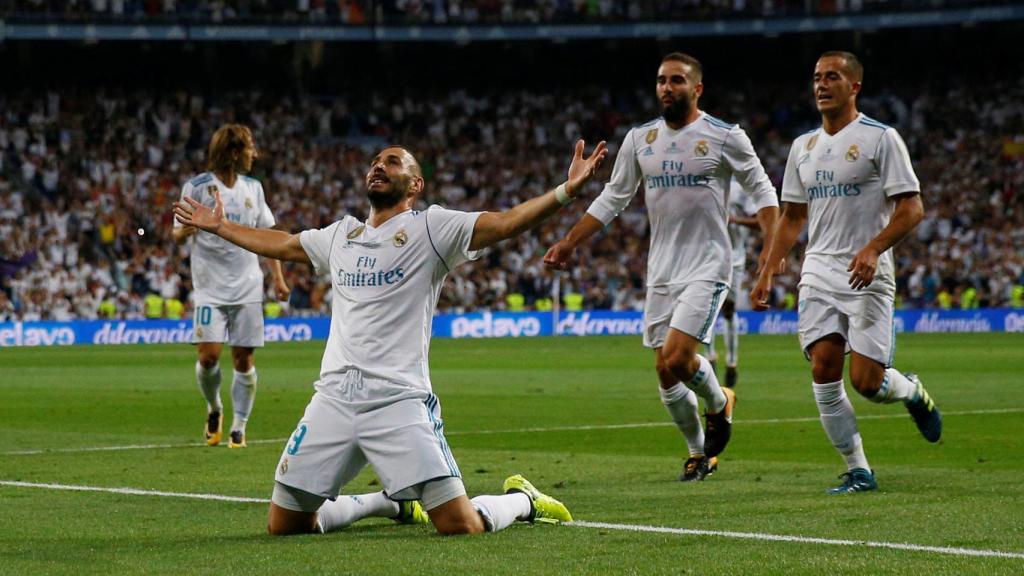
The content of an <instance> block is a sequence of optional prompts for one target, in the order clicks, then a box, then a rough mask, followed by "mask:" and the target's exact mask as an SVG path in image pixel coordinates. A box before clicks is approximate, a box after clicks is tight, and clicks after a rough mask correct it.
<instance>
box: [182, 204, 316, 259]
mask: <svg viewBox="0 0 1024 576" xmlns="http://www.w3.org/2000/svg"><path fill="white" fill-rule="evenodd" d="M214 198H215V199H216V205H215V206H214V207H213V209H212V210H211V209H210V208H208V207H206V206H203V205H202V204H201V203H199V202H197V201H196V200H194V199H192V198H188V197H186V198H183V199H182V200H181V201H179V202H176V203H175V204H174V217H175V218H177V220H178V222H181V223H182V224H184V225H186V226H194V227H196V228H198V229H199V230H204V231H206V232H210V233H211V234H216V235H217V236H220V237H221V238H223V239H225V240H227V241H228V242H231V243H232V244H237V245H238V246H241V247H242V248H245V249H246V250H248V251H250V252H255V253H256V254H259V255H260V256H266V257H268V258H276V259H278V260H288V261H291V262H303V263H305V264H310V260H309V256H308V255H307V254H306V251H305V250H304V249H303V248H302V243H300V242H299V235H298V234H289V233H287V232H282V231H280V230H272V229H269V228H249V227H248V226H242V225H240V224H235V223H234V222H230V221H228V220H227V219H226V218H224V203H223V202H221V199H220V194H218V193H214Z"/></svg>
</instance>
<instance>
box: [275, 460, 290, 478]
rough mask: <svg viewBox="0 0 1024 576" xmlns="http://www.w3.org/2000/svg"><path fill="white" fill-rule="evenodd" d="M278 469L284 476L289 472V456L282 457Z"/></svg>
mask: <svg viewBox="0 0 1024 576" xmlns="http://www.w3.org/2000/svg"><path fill="white" fill-rule="evenodd" d="M277 471H278V472H280V473H281V475H282V476H284V475H285V474H286V473H287V472H288V458H287V457H285V458H282V459H281V466H280V467H279V468H278V469H277Z"/></svg>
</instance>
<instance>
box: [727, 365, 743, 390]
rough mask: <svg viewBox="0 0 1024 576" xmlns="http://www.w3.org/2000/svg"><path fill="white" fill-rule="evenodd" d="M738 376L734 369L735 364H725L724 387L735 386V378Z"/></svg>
mask: <svg viewBox="0 0 1024 576" xmlns="http://www.w3.org/2000/svg"><path fill="white" fill-rule="evenodd" d="M739 376H740V375H739V372H737V371H736V367H735V366H726V367H725V387H726V388H735V387H736V380H738V379H739Z"/></svg>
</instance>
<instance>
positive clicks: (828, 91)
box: [750, 52, 942, 494]
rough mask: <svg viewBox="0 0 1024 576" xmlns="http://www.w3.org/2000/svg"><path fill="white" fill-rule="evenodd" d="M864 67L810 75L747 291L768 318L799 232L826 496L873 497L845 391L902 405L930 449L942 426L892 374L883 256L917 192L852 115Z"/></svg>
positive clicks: (846, 59) (907, 380)
mask: <svg viewBox="0 0 1024 576" xmlns="http://www.w3.org/2000/svg"><path fill="white" fill-rule="evenodd" d="M862 78H863V67H862V66H861V64H860V62H859V61H858V60H857V57H856V56H854V55H853V54H850V53H848V52H826V53H825V54H823V55H822V56H821V57H820V58H819V59H818V62H817V64H816V66H815V68H814V96H815V102H816V103H817V107H818V111H819V112H821V121H822V125H821V127H819V128H817V129H815V130H812V131H811V132H808V133H807V134H804V135H802V136H800V137H799V138H797V139H796V140H795V141H794V142H793V146H792V148H791V149H790V153H789V160H788V161H787V163H786V173H785V177H784V179H783V183H782V200H783V201H784V202H785V207H784V209H783V212H782V217H781V218H780V220H779V225H778V227H777V229H776V230H775V233H774V239H773V242H772V249H771V253H770V255H769V258H768V262H767V263H766V266H765V267H764V268H762V271H761V273H760V274H759V278H758V281H757V285H756V286H755V287H754V289H753V290H752V291H751V295H750V300H751V302H752V303H753V305H754V307H755V308H757V309H760V310H764V309H767V307H768V297H769V294H770V291H771V285H772V272H773V271H774V269H775V268H774V267H773V266H772V264H773V263H777V262H779V261H780V260H781V259H782V258H783V257H784V256H785V255H786V254H788V253H789V251H790V250H791V249H792V248H793V245H794V244H795V243H796V241H797V238H798V237H799V234H800V232H801V230H802V229H803V226H804V223H805V222H808V221H809V228H808V235H807V238H808V239H807V249H806V251H805V254H804V262H803V270H802V271H801V274H800V296H799V313H800V321H799V332H800V345H801V346H802V347H803V349H804V352H805V354H806V355H807V357H808V358H809V359H810V361H811V373H812V375H813V377H814V382H813V383H812V384H813V389H814V398H815V400H816V401H817V405H818V412H819V414H820V415H821V423H822V426H824V428H825V433H826V434H827V435H828V437H829V439H830V440H831V441H832V444H833V446H835V448H836V450H838V451H839V453H840V454H841V455H842V456H843V459H844V460H845V461H846V466H847V469H848V471H847V472H846V473H844V474H843V475H842V476H841V478H842V479H843V482H842V484H840V485H839V486H837V487H835V488H832V489H830V490H829V493H830V494H846V493H852V492H863V491H868V490H875V489H876V488H877V487H878V484H877V482H876V481H875V475H874V472H873V471H872V469H871V467H870V466H869V465H868V461H867V457H866V456H865V455H864V447H863V443H862V442H861V436H860V432H859V431H858V429H857V418H856V416H855V415H854V412H853V405H852V404H851V403H850V400H849V398H848V397H847V396H846V391H845V388H844V385H843V367H844V364H845V354H846V353H847V352H849V354H850V380H851V382H852V384H853V387H854V388H855V389H856V390H857V392H859V393H860V394H861V395H862V396H864V397H865V398H867V399H868V400H871V401H872V402H876V403H884V404H889V403H894V402H903V404H904V405H905V406H906V408H907V410H908V411H909V412H910V414H911V416H912V417H913V419H914V421H915V422H916V423H917V427H918V429H919V430H920V431H921V433H922V434H923V435H924V437H925V438H926V439H927V440H928V441H929V442H937V441H938V440H939V437H940V435H941V434H942V417H941V415H940V414H939V410H938V408H936V407H935V403H934V402H933V401H932V399H931V398H930V397H929V395H928V393H927V392H926V391H925V389H924V387H923V386H922V385H921V382H920V380H919V379H918V378H917V376H915V375H913V374H909V373H908V374H902V373H900V372H899V371H897V370H895V369H894V368H892V363H893V352H894V351H895V347H896V342H895V334H894V330H895V329H894V324H893V318H892V315H893V298H894V297H895V294H896V281H895V270H894V262H893V255H892V250H891V248H892V247H893V246H894V245H896V244H897V243H898V242H899V241H900V240H902V239H903V238H905V237H906V236H907V235H908V234H910V232H911V231H912V230H913V229H914V227H916V226H917V224H918V222H920V221H921V218H922V217H923V214H924V209H923V208H922V203H921V194H920V190H921V187H920V183H919V182H918V180H917V176H916V175H915V174H914V169H913V167H912V166H911V164H910V155H909V153H908V152H907V148H906V145H905V144H904V143H903V140H902V139H901V138H900V135H899V134H898V133H897V132H896V130H894V129H892V128H890V127H888V126H886V125H884V124H881V123H879V122H876V121H875V120H872V119H870V118H868V117H867V116H864V115H863V114H861V113H859V112H858V111H857V95H858V94H859V93H860V90H861V81H862Z"/></svg>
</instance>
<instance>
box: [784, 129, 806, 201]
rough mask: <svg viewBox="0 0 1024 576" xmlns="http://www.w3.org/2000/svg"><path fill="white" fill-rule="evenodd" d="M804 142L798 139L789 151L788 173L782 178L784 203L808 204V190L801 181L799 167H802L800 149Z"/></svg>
mask: <svg viewBox="0 0 1024 576" xmlns="http://www.w3.org/2000/svg"><path fill="white" fill-rule="evenodd" d="M802 147H803V142H802V141H801V140H800V139H799V138H798V139H796V140H794V141H793V146H792V147H791V148H790V149H789V158H788V159H787V160H786V171H785V173H784V174H783V176H782V201H783V202H793V203H796V204H807V190H806V189H805V188H804V184H803V182H801V181H800V172H799V171H798V170H797V166H799V165H800V149H801V148H802Z"/></svg>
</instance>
